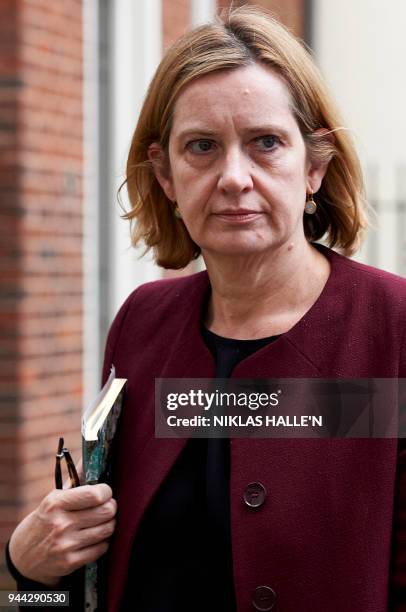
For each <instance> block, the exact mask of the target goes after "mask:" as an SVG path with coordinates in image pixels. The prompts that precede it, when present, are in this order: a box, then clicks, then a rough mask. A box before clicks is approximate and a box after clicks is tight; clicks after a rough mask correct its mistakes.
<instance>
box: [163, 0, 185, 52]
mask: <svg viewBox="0 0 406 612" xmlns="http://www.w3.org/2000/svg"><path fill="white" fill-rule="evenodd" d="M189 25H190V0H162V46H163V49H164V50H165V49H166V48H167V47H168V46H169V45H170V44H171V43H172V42H173V41H174V40H176V39H177V38H179V36H181V35H182V34H183V33H184V32H185V30H186V29H187V28H188V27H189Z"/></svg>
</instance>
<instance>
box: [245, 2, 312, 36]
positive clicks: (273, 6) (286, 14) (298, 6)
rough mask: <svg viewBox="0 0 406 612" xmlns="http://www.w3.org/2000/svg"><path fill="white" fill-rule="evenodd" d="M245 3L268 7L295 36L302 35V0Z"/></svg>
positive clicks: (303, 18)
mask: <svg viewBox="0 0 406 612" xmlns="http://www.w3.org/2000/svg"><path fill="white" fill-rule="evenodd" d="M247 4H254V5H256V6H262V7H263V8H266V9H268V10H269V11H271V12H272V13H273V14H274V15H275V17H277V18H278V19H280V21H281V22H282V23H283V24H284V25H286V26H287V27H288V28H290V29H291V30H292V32H294V33H295V34H296V35H297V36H301V37H303V36H304V23H305V14H304V0H253V1H252V2H251V1H248V2H247Z"/></svg>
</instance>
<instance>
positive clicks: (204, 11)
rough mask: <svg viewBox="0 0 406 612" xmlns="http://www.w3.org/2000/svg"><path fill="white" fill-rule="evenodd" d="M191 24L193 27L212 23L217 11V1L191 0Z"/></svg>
mask: <svg viewBox="0 0 406 612" xmlns="http://www.w3.org/2000/svg"><path fill="white" fill-rule="evenodd" d="M190 9H191V24H192V25H193V26H197V25H200V24H202V23H206V22H207V21H211V20H212V18H213V16H214V14H215V12H216V10H217V1H216V0H191V4H190Z"/></svg>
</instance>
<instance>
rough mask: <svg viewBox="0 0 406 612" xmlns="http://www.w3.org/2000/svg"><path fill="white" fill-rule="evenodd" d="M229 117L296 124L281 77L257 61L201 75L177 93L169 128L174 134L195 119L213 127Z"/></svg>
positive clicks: (290, 101)
mask: <svg viewBox="0 0 406 612" xmlns="http://www.w3.org/2000/svg"><path fill="white" fill-rule="evenodd" d="M230 118H232V119H233V121H237V122H239V121H242V122H244V123H247V122H248V123H249V122H253V123H254V122H255V123H258V122H266V121H268V122H269V121H272V122H274V121H279V122H283V123H284V124H285V126H287V127H289V124H290V123H291V122H292V121H293V123H295V124H296V121H295V118H294V116H293V113H292V98H291V95H290V92H289V89H288V86H287V85H286V83H285V81H284V80H283V78H282V77H281V76H279V75H278V73H277V72H275V71H274V70H272V69H271V68H268V67H267V66H263V65H260V64H253V65H250V66H244V67H241V68H237V69H232V70H224V71H218V72H213V73H210V74H207V75H204V76H202V77H200V78H198V79H196V80H194V81H192V82H191V83H189V84H188V85H186V86H185V87H184V88H183V89H182V91H181V93H180V94H179V96H178V98H177V101H176V103H175V108H174V116H173V126H172V131H173V133H174V135H176V133H177V132H179V130H180V129H185V128H186V129H187V126H188V125H189V124H195V123H196V121H197V122H198V123H202V124H208V123H209V124H210V125H211V127H217V124H219V125H221V124H224V121H227V119H230Z"/></svg>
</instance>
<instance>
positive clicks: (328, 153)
mask: <svg viewBox="0 0 406 612" xmlns="http://www.w3.org/2000/svg"><path fill="white" fill-rule="evenodd" d="M310 138H311V140H312V141H313V144H314V145H315V146H316V147H317V148H318V149H319V151H320V155H319V159H318V160H317V161H310V162H309V167H308V170H307V191H308V192H312V193H317V191H318V190H319V189H320V187H321V183H322V181H323V178H324V176H325V174H326V172H327V168H328V165H329V163H330V160H331V158H332V157H333V154H334V148H335V142H336V139H335V137H334V134H333V133H332V132H331V130H328V129H327V128H319V129H318V130H316V131H315V132H313V133H312V134H311V136H310ZM317 145H318V146H317Z"/></svg>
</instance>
